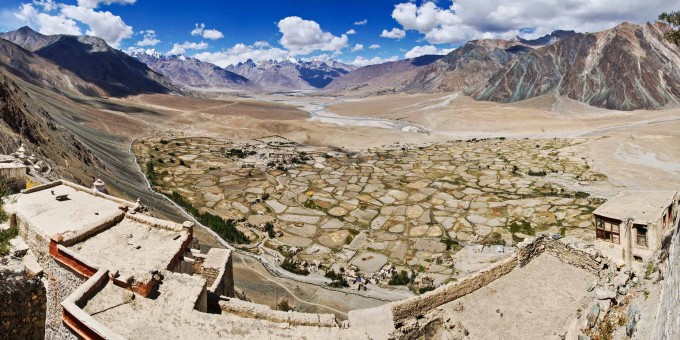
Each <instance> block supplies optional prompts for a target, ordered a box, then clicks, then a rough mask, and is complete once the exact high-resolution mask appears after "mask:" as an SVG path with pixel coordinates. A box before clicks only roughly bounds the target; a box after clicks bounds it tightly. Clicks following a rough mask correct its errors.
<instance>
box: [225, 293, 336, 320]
mask: <svg viewBox="0 0 680 340" xmlns="http://www.w3.org/2000/svg"><path fill="white" fill-rule="evenodd" d="M219 306H220V309H221V310H222V312H224V313H229V314H234V315H236V316H240V317H244V318H252V319H260V320H267V321H272V322H278V323H288V324H289V325H291V326H316V327H337V326H338V324H337V322H336V321H335V315H333V314H316V313H300V312H292V311H290V312H284V311H279V310H272V309H271V308H269V307H268V306H265V305H260V304H256V303H252V302H247V301H241V300H239V299H229V300H223V301H220V302H219Z"/></svg>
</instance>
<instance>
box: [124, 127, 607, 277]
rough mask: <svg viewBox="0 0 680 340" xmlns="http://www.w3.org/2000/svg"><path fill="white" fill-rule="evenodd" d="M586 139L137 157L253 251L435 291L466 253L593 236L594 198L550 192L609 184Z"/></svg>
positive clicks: (166, 140)
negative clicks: (397, 276)
mask: <svg viewBox="0 0 680 340" xmlns="http://www.w3.org/2000/svg"><path fill="white" fill-rule="evenodd" d="M582 142H583V141H580V140H577V139H571V140H561V139H545V140H535V139H532V140H529V139H522V140H505V139H486V140H470V141H455V142H446V143H436V144H430V145H427V146H420V147H415V146H411V145H391V146H385V147H381V148H372V149H369V150H363V151H360V152H348V151H344V150H339V149H331V148H323V147H312V146H303V145H298V144H296V143H294V142H292V141H289V140H286V139H283V138H281V137H275V136H274V137H269V138H263V139H260V140H248V141H234V140H226V139H215V138H178V137H173V136H163V137H162V138H161V137H156V138H151V139H147V140H142V141H139V142H137V143H135V144H134V145H133V151H134V152H135V154H136V155H137V156H138V160H139V162H140V165H141V166H142V168H145V167H146V168H147V170H148V166H149V164H152V165H153V174H151V175H152V176H153V177H154V179H155V186H156V190H158V191H160V192H163V193H167V194H170V193H172V192H176V195H175V196H177V194H179V195H180V196H181V197H183V198H184V199H186V200H187V201H188V202H190V203H191V205H192V206H193V207H196V208H198V210H199V211H201V212H208V213H211V214H215V215H219V216H221V217H223V218H225V219H232V220H234V221H236V223H235V224H236V227H237V228H238V229H239V230H241V231H242V232H244V233H245V234H246V235H247V236H248V238H249V239H250V240H251V245H250V246H246V247H249V249H250V250H251V251H254V252H259V253H262V254H270V255H272V256H274V257H277V258H278V259H279V260H282V259H284V258H286V257H289V258H292V259H294V260H297V263H298V266H300V267H301V268H302V267H304V268H306V269H309V270H311V271H314V270H316V269H317V268H318V267H319V266H321V267H325V268H338V267H339V266H340V267H343V268H350V267H352V268H354V269H355V270H356V271H359V272H361V273H364V275H366V276H368V277H372V278H374V279H375V281H377V282H378V283H379V284H385V283H386V278H385V277H384V276H381V275H380V274H379V272H380V269H381V268H383V267H384V266H385V265H386V264H392V265H395V266H396V267H397V269H407V270H409V271H413V272H415V273H418V276H419V277H421V278H422V277H429V278H431V279H432V280H434V284H435V285H437V284H439V283H441V282H444V281H446V280H449V279H452V278H457V277H459V275H462V273H460V268H463V267H464V266H465V265H464V264H463V263H462V262H460V261H463V260H461V259H459V258H457V257H456V252H457V251H458V250H460V249H461V248H462V247H464V246H466V245H479V244H481V245H506V246H512V245H513V244H514V243H516V242H519V241H521V240H522V239H524V238H526V237H528V236H531V235H535V234H536V233H550V234H560V235H562V236H565V235H569V236H577V237H579V238H581V239H584V240H589V239H592V238H593V235H594V233H593V232H592V216H591V212H592V211H593V210H594V209H595V208H596V207H597V206H598V205H599V204H600V200H599V199H593V198H590V197H588V194H586V193H583V192H574V191H572V190H569V189H567V188H564V187H560V186H558V185H557V184H555V183H554V182H556V181H557V180H559V181H560V182H562V183H563V182H565V181H572V182H575V183H576V182H577V183H581V184H584V183H586V182H593V181H599V180H604V179H605V178H606V177H605V176H604V175H602V174H599V173H596V172H594V171H592V170H591V169H590V167H589V166H588V164H587V163H586V161H585V160H584V158H582V157H580V155H579V154H578V150H579V148H578V146H579V144H580V143H582ZM149 175H150V174H149V173H147V176H149ZM255 244H257V245H259V247H255V246H254V245H255ZM510 249H511V248H510ZM461 254H462V253H461ZM303 261H304V262H303Z"/></svg>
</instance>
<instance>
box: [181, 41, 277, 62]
mask: <svg viewBox="0 0 680 340" xmlns="http://www.w3.org/2000/svg"><path fill="white" fill-rule="evenodd" d="M268 47H270V46H269V44H268V43H266V42H263V41H258V42H256V43H254V44H253V45H245V44H236V45H234V46H233V47H230V48H228V49H226V50H224V51H220V52H214V53H213V52H202V53H198V54H196V55H195V56H194V58H197V59H199V60H202V61H205V62H208V63H213V64H215V65H217V66H220V67H227V66H229V65H236V64H238V63H239V62H245V61H246V60H248V59H252V60H254V61H261V60H269V59H272V60H282V59H284V58H286V57H287V56H288V54H289V52H288V51H286V50H283V49H280V48H276V47H272V48H268Z"/></svg>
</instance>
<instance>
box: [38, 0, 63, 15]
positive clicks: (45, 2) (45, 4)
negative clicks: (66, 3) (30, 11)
mask: <svg viewBox="0 0 680 340" xmlns="http://www.w3.org/2000/svg"><path fill="white" fill-rule="evenodd" d="M33 4H34V5H36V6H38V7H41V8H42V9H43V11H47V12H49V11H54V10H55V9H57V7H59V6H58V5H57V3H56V2H54V0H33Z"/></svg>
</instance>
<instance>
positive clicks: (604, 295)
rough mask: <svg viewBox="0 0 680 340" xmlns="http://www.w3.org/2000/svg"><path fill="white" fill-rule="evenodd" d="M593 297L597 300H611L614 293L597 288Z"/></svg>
mask: <svg viewBox="0 0 680 340" xmlns="http://www.w3.org/2000/svg"><path fill="white" fill-rule="evenodd" d="M595 297H597V299H598V300H605V299H613V298H615V297H616V291H614V290H611V289H605V288H598V289H596V290H595Z"/></svg>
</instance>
